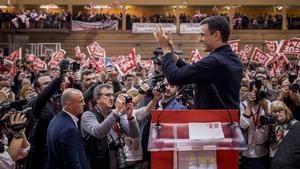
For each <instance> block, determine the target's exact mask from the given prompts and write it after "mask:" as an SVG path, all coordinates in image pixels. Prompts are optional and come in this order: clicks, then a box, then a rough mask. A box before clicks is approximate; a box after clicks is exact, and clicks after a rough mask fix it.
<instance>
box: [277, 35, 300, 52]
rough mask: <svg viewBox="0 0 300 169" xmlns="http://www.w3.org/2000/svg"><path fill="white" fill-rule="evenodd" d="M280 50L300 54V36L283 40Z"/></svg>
mask: <svg viewBox="0 0 300 169" xmlns="http://www.w3.org/2000/svg"><path fill="white" fill-rule="evenodd" d="M279 46H280V47H279V52H278V53H284V54H300V38H292V39H289V40H281V41H280V45H279Z"/></svg>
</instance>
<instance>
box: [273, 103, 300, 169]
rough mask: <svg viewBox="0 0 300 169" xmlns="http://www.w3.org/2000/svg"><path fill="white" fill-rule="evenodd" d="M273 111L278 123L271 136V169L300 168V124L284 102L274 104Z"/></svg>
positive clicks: (274, 126)
mask: <svg viewBox="0 0 300 169" xmlns="http://www.w3.org/2000/svg"><path fill="white" fill-rule="evenodd" d="M271 110H272V112H273V113H275V115H274V116H275V117H276V121H275V124H274V125H273V127H272V128H273V131H272V134H271V138H272V139H271V147H270V148H271V149H270V151H271V153H272V154H271V155H273V154H274V153H275V155H274V157H273V159H272V161H271V169H299V168H300V163H299V161H300V157H299V154H300V142H299V141H298V139H299V135H300V123H299V121H297V120H295V119H293V116H292V113H291V111H290V110H289V108H288V107H287V106H286V105H285V104H284V103H283V102H279V101H278V102H274V103H272V106H271Z"/></svg>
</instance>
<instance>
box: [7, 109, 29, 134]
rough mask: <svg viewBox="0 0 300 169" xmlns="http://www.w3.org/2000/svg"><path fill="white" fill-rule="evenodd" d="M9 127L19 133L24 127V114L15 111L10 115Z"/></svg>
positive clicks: (25, 119)
mask: <svg viewBox="0 0 300 169" xmlns="http://www.w3.org/2000/svg"><path fill="white" fill-rule="evenodd" d="M9 119H10V125H9V126H10V128H11V129H12V130H13V131H14V132H17V133H19V132H20V131H21V130H24V129H25V127H26V121H27V118H26V117H25V114H22V113H15V114H12V115H11V116H10V118H9Z"/></svg>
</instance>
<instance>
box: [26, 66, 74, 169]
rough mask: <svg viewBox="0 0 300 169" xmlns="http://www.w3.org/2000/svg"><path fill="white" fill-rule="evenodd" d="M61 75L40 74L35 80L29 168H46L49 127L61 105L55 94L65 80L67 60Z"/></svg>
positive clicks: (27, 161)
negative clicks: (33, 121)
mask: <svg viewBox="0 0 300 169" xmlns="http://www.w3.org/2000/svg"><path fill="white" fill-rule="evenodd" d="M59 66H60V75H59V77H57V78H55V79H53V80H52V79H51V78H50V76H49V75H40V76H38V77H37V78H36V79H35V81H34V84H33V86H34V88H35V90H36V92H37V93H38V95H37V96H35V97H32V98H31V100H30V105H31V107H32V112H33V116H34V118H35V120H36V122H35V124H34V126H33V128H32V131H31V134H30V136H29V142H30V143H31V149H30V152H29V155H28V158H27V160H26V168H27V169H32V168H34V169H44V168H45V166H46V161H47V156H48V152H47V145H46V137H47V129H48V125H49V123H50V121H51V119H52V118H53V117H54V115H56V114H57V113H58V112H59V111H60V110H61V107H60V106H59V105H60V103H58V102H57V101H59V100H58V99H55V98H54V95H55V94H57V93H59V92H60V91H59V89H60V87H61V83H62V81H63V80H64V77H65V73H66V69H68V67H69V62H68V63H67V62H66V61H65V60H63V61H61V62H60V64H59Z"/></svg>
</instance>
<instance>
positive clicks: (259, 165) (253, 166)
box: [239, 155, 270, 169]
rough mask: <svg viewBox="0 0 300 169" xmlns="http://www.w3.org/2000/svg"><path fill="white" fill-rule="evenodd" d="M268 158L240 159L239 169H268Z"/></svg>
mask: <svg viewBox="0 0 300 169" xmlns="http://www.w3.org/2000/svg"><path fill="white" fill-rule="evenodd" d="M269 163H270V159H269V156H268V155H266V156H263V157H259V158H248V157H244V156H242V157H241V161H240V166H239V169H269V165H270V164H269Z"/></svg>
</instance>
